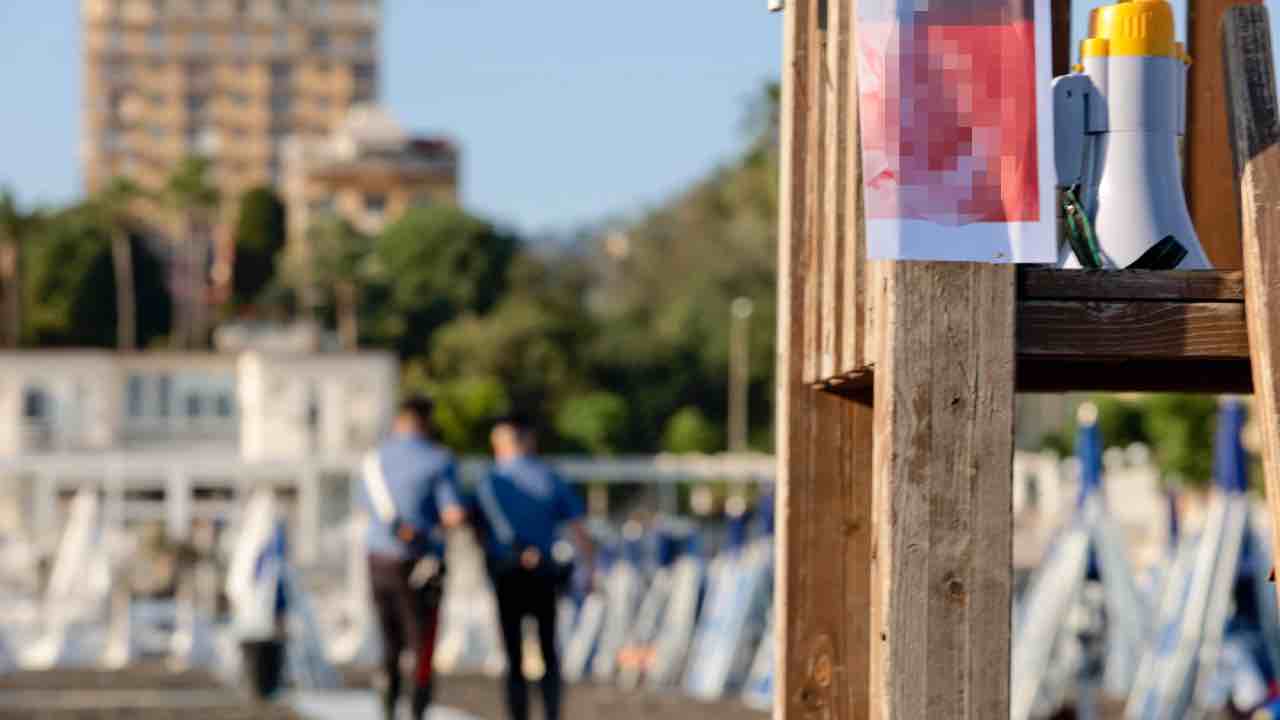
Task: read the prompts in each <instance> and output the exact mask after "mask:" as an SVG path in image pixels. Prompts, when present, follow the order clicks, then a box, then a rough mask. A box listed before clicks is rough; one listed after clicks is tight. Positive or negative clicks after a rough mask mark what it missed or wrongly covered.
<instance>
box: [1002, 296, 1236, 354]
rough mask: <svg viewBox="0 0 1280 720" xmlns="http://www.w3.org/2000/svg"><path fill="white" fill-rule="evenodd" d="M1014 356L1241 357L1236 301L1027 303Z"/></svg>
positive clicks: (1020, 313)
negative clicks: (1016, 351)
mask: <svg viewBox="0 0 1280 720" xmlns="http://www.w3.org/2000/svg"><path fill="white" fill-rule="evenodd" d="M1018 354H1019V355H1023V356H1025V355H1039V356H1056V357H1074V358H1135V359H1162V358H1163V359H1178V358H1214V357H1216V358H1232V357H1236V358H1246V357H1248V356H1249V336H1248V334H1247V333H1246V332H1245V316H1244V305H1242V304H1240V303H1216V302H1206V303H1194V302H1193V303H1184V302H1171V301H1169V302H1166V301H1159V302H1123V301H1121V302H1080V301H1074V300H1069V301H1054V300H1046V301H1029V302H1023V303H1020V304H1019V306H1018Z"/></svg>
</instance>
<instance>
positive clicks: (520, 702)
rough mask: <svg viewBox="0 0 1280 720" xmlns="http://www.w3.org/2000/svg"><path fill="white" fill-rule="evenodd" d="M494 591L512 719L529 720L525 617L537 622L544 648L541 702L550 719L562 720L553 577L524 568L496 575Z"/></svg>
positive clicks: (540, 645)
mask: <svg viewBox="0 0 1280 720" xmlns="http://www.w3.org/2000/svg"><path fill="white" fill-rule="evenodd" d="M493 584H494V589H495V591H496V593H497V596H498V620H499V622H500V623H501V624H502V643H503V646H504V647H505V648H506V651H507V709H508V711H509V712H510V713H511V720H528V718H529V688H528V684H527V682H526V681H525V677H524V671H523V668H522V664H523V662H522V661H523V653H521V648H522V645H523V642H522V640H523V636H524V633H523V626H524V619H525V618H526V617H532V618H533V619H534V620H536V621H537V623H538V645H539V647H540V648H541V649H542V664H543V666H544V667H546V670H545V672H544V673H543V675H542V702H543V706H544V708H545V711H546V718H547V720H559V718H560V698H561V695H562V693H563V687H562V681H561V679H560V654H559V652H558V651H557V649H556V587H555V582H554V581H553V579H552V578H550V577H548V576H546V575H543V574H538V573H533V572H530V571H528V570H524V569H513V570H507V571H504V572H502V573H498V574H495V575H494V577H493Z"/></svg>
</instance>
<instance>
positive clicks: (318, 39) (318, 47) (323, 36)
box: [311, 30, 332, 52]
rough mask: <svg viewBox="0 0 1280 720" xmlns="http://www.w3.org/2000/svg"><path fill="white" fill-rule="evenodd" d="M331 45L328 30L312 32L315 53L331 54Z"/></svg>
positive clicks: (312, 44)
mask: <svg viewBox="0 0 1280 720" xmlns="http://www.w3.org/2000/svg"><path fill="white" fill-rule="evenodd" d="M331 44H332V42H331V40H330V38H329V31H328V30H312V31H311V49H312V50H313V51H314V52H329V47H330V46H331Z"/></svg>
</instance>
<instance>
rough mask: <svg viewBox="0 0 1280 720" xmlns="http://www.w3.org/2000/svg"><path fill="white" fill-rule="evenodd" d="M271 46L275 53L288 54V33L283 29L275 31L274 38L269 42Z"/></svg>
mask: <svg viewBox="0 0 1280 720" xmlns="http://www.w3.org/2000/svg"><path fill="white" fill-rule="evenodd" d="M271 46H272V47H273V48H274V49H275V51H276V52H288V51H289V31H288V30H284V29H281V30H276V32H275V36H274V38H273V39H272V41H271Z"/></svg>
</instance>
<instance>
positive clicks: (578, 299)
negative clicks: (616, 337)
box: [430, 251, 593, 447]
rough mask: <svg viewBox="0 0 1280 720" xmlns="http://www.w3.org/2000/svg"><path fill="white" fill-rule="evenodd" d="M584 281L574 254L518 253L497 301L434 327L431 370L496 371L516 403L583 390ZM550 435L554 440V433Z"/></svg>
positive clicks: (548, 401)
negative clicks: (489, 307) (486, 308)
mask: <svg viewBox="0 0 1280 720" xmlns="http://www.w3.org/2000/svg"><path fill="white" fill-rule="evenodd" d="M585 288H586V278H585V276H584V274H583V268H582V267H581V264H580V263H578V262H576V261H575V259H574V258H573V257H572V256H569V255H567V254H562V253H556V254H554V255H553V256H547V257H544V256H540V255H535V254H534V253H532V252H529V251H525V252H522V253H520V254H519V255H518V256H517V257H516V259H515V260H514V261H513V263H512V265H511V268H510V271H509V273H508V289H507V293H506V295H505V296H504V298H503V299H502V300H501V301H500V302H499V303H498V305H497V306H496V307H494V308H493V309H492V310H491V311H490V312H488V313H486V314H483V315H481V314H478V313H475V312H469V313H465V314H463V315H462V316H460V317H458V318H457V319H455V320H454V321H453V322H451V323H449V324H447V325H445V326H443V327H442V328H440V330H439V331H437V332H436V335H435V337H434V339H433V341H432V350H431V356H430V359H431V369H432V371H433V372H434V373H435V374H436V375H437V376H439V377H456V376H461V375H465V374H469V373H478V374H483V375H487V376H491V377H494V378H498V379H499V380H501V381H502V383H503V385H504V386H505V387H506V389H507V393H508V395H509V396H510V398H511V401H512V403H513V404H514V405H515V406H516V407H518V408H521V409H524V410H527V411H529V412H531V413H532V412H534V411H537V412H541V413H548V412H549V411H553V410H554V406H555V404H556V403H557V401H558V400H559V399H560V398H563V397H565V396H566V395H567V394H569V393H571V392H573V391H575V390H582V389H585V378H586V375H587V371H586V368H584V367H583V365H582V363H581V361H580V358H579V353H578V352H577V349H578V348H580V347H581V346H582V345H583V344H584V343H585V342H586V340H587V338H589V337H590V336H591V334H592V332H593V325H592V321H591V318H590V317H589V316H588V314H587V312H586V309H585V307H584V302H583V299H582V295H583V293H584V292H585ZM547 440H548V442H547V445H548V447H556V445H557V444H556V442H555V438H548V439H547Z"/></svg>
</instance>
